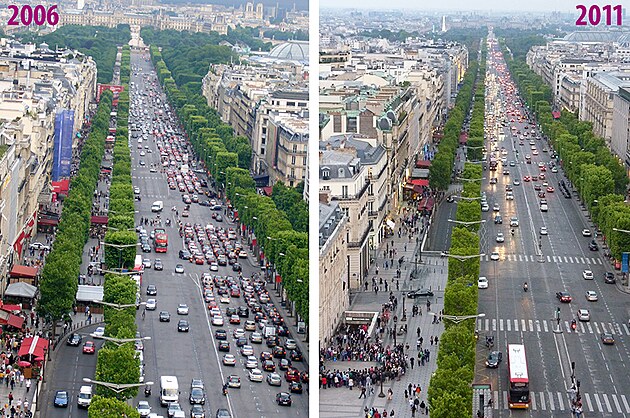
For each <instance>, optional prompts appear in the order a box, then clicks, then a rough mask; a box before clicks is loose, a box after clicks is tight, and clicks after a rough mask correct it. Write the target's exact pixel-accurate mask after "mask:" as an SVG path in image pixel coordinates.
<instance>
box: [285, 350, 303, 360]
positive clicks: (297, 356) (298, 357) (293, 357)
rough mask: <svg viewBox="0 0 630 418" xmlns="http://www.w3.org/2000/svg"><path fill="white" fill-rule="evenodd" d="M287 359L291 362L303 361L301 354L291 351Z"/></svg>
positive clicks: (297, 351)
mask: <svg viewBox="0 0 630 418" xmlns="http://www.w3.org/2000/svg"><path fill="white" fill-rule="evenodd" d="M289 358H290V359H291V361H303V360H304V356H302V352H301V351H300V350H293V351H291V354H290V355H289Z"/></svg>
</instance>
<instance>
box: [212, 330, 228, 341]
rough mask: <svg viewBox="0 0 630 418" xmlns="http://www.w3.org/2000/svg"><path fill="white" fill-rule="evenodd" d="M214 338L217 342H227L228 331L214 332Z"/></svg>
mask: <svg viewBox="0 0 630 418" xmlns="http://www.w3.org/2000/svg"><path fill="white" fill-rule="evenodd" d="M214 338H216V339H217V340H227V331H226V330H224V329H218V330H216V331H215V332H214Z"/></svg>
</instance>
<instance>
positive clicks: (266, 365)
mask: <svg viewBox="0 0 630 418" xmlns="http://www.w3.org/2000/svg"><path fill="white" fill-rule="evenodd" d="M262 368H263V370H264V371H266V372H275V371H276V363H274V362H273V361H272V360H263V362H262Z"/></svg>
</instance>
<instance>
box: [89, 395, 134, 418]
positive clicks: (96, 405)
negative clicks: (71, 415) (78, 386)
mask: <svg viewBox="0 0 630 418" xmlns="http://www.w3.org/2000/svg"><path fill="white" fill-rule="evenodd" d="M120 417H127V418H140V413H139V412H138V411H137V410H136V408H134V407H133V406H131V405H129V404H127V403H125V402H123V401H119V400H118V399H114V398H105V397H103V396H99V395H94V397H93V398H92V401H91V402H90V408H89V409H88V418H120Z"/></svg>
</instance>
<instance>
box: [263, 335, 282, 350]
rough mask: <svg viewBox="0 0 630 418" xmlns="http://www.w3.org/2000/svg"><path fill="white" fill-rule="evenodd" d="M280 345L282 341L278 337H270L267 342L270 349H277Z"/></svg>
mask: <svg viewBox="0 0 630 418" xmlns="http://www.w3.org/2000/svg"><path fill="white" fill-rule="evenodd" d="M279 343H280V339H279V338H278V337H276V336H275V335H270V336H269V337H267V339H266V340H265V344H267V347H269V348H272V347H275V346H277V345H278V344H279Z"/></svg>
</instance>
